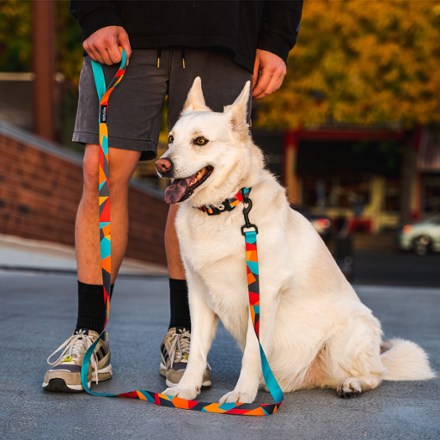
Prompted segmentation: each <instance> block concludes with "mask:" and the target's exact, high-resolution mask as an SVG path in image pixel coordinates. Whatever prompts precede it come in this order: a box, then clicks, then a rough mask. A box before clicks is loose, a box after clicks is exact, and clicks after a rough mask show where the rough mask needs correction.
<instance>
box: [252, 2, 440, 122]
mask: <svg viewBox="0 0 440 440" xmlns="http://www.w3.org/2000/svg"><path fill="white" fill-rule="evenodd" d="M439 61H440V3H438V2H436V1H425V0H397V1H391V0H387V1H383V0H381V1H376V0H368V1H367V0H356V1H350V0H340V1H335V0H313V1H308V2H305V4H304V13H303V20H302V23H301V30H300V34H299V38H298V43H297V47H295V49H294V50H293V51H292V54H291V57H290V58H289V66H288V75H287V77H286V80H285V84H284V85H283V87H282V89H281V90H280V91H279V92H278V93H276V94H274V95H272V96H271V97H269V98H266V99H265V101H263V102H262V103H261V104H260V105H259V107H258V110H257V125H259V126H266V127H280V128H281V127H283V128H286V127H289V128H295V127H298V126H303V127H308V126H316V125H329V124H330V125H331V124H356V125H384V126H388V127H396V128H411V127H413V126H414V125H417V124H423V125H426V124H438V123H439V122H440V98H439V97H440V75H439V74H438V66H439Z"/></svg>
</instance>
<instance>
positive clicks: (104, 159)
mask: <svg viewBox="0 0 440 440" xmlns="http://www.w3.org/2000/svg"><path fill="white" fill-rule="evenodd" d="M121 53H122V61H121V64H120V66H119V69H118V71H117V72H116V75H115V76H114V78H113V79H112V80H111V82H110V84H109V86H108V87H107V86H106V83H105V77H104V72H103V69H102V66H101V64H99V63H97V62H95V61H93V60H92V68H93V75H94V78H95V84H96V90H97V93H98V98H99V101H100V103H99V143H100V146H101V148H100V154H99V225H100V226H99V228H100V254H101V269H102V279H103V293H104V303H105V307H106V319H105V323H104V329H103V331H102V332H101V334H100V335H99V336H98V338H97V339H96V341H95V342H94V343H93V344H92V345H91V346H90V347H89V349H88V350H87V352H86V353H85V355H84V359H83V364H82V367H81V382H82V385H83V387H84V390H85V391H86V392H87V393H88V394H90V395H92V396H98V397H124V398H130V399H139V400H144V401H146V402H149V403H153V404H155V405H158V406H166V407H174V408H180V409H186V410H191V411H201V412H208V413H219V414H235V415H246V416H268V415H270V414H273V413H275V412H277V410H278V408H279V406H280V405H281V403H282V400H283V398H284V395H283V392H282V391H281V389H280V387H279V385H278V382H277V381H276V379H275V377H274V375H273V373H272V371H271V369H270V366H269V363H268V361H267V358H266V355H265V353H264V350H263V347H262V346H261V343H260V338H259V332H260V289H259V278H258V276H259V274H258V254H257V233H258V229H257V227H256V226H255V225H253V224H252V223H250V221H249V212H250V210H251V209H252V201H251V199H250V198H249V192H250V188H243V189H242V190H241V192H240V195H241V196H240V199H241V200H239V202H243V205H244V208H243V215H244V218H245V224H244V225H243V226H242V228H241V231H242V234H243V235H244V237H245V244H246V267H247V279H248V291H249V308H250V313H251V318H252V323H253V327H254V330H255V334H256V336H257V339H258V343H259V347H260V355H261V365H262V370H263V376H264V379H265V381H266V385H267V388H268V390H269V392H270V394H271V396H272V398H273V400H274V402H275V403H273V404H258V403H240V402H236V403H223V404H220V403H218V402H214V403H212V402H201V401H196V400H186V399H182V398H180V397H174V396H168V395H166V394H162V393H155V392H152V391H147V390H134V391H129V392H125V393H119V394H113V393H97V392H95V391H92V390H91V389H90V387H89V385H88V371H89V368H90V360H91V357H92V355H93V354H94V352H95V349H96V346H97V344H98V343H99V341H100V340H102V339H103V337H104V333H105V328H106V326H107V322H108V319H109V317H110V285H111V222H110V179H109V170H110V167H109V161H108V128H107V117H108V104H109V98H110V95H111V94H112V92H113V91H114V90H115V88H116V87H117V86H118V85H119V83H120V82H121V81H122V79H123V77H124V74H125V68H126V53H125V51H124V50H123V49H121ZM239 202H238V203H239ZM238 203H237V204H238ZM237 204H235V206H236V205H237ZM235 206H234V207H235Z"/></svg>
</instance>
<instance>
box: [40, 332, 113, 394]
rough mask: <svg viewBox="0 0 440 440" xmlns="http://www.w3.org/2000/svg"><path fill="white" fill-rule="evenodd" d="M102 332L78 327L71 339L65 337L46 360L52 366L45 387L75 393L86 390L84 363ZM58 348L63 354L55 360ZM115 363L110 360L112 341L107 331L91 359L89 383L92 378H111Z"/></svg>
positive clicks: (46, 377)
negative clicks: (87, 352) (83, 382)
mask: <svg viewBox="0 0 440 440" xmlns="http://www.w3.org/2000/svg"><path fill="white" fill-rule="evenodd" d="M98 336H99V334H98V333H96V332H95V331H93V330H87V329H81V330H77V331H76V332H75V334H73V335H72V336H71V337H70V338H69V339H67V340H66V341H64V342H63V343H62V344H61V345H60V346H59V347H58V348H57V349H56V350H55V351H54V352H53V353H52V354H51V355H50V356H49V357H48V358H47V363H48V364H49V365H51V366H52V368H51V369H50V370H48V371H47V372H46V374H45V376H44V380H43V389H44V390H46V391H57V392H67V393H74V392H80V391H84V388H83V386H82V384H81V365H82V362H83V358H84V355H85V353H86V351H87V350H88V348H89V347H90V346H91V345H92V344H93V343H94V342H95V341H96V339H97V338H98ZM58 352H61V354H60V355H59V356H58V358H57V359H56V360H54V361H52V360H51V359H52V358H53V357H54V355H56V354H57V353H58ZM111 377H112V366H111V364H110V345H109V342H108V334H107V332H105V334H104V338H103V339H102V340H101V341H99V343H98V345H97V346H96V349H95V353H94V354H93V356H92V357H91V359H90V368H89V376H88V379H89V383H88V385H89V387H90V385H91V382H92V380H93V381H94V382H96V383H98V381H100V380H101V381H104V380H108V379H111Z"/></svg>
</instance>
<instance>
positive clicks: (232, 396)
mask: <svg viewBox="0 0 440 440" xmlns="http://www.w3.org/2000/svg"><path fill="white" fill-rule="evenodd" d="M256 396H257V393H256V392H247V391H240V390H233V391H230V392H229V393H226V394H225V395H224V396H223V397H222V398H221V399H220V400H219V402H220V403H235V402H241V403H252V402H253V401H254V400H255V397H256Z"/></svg>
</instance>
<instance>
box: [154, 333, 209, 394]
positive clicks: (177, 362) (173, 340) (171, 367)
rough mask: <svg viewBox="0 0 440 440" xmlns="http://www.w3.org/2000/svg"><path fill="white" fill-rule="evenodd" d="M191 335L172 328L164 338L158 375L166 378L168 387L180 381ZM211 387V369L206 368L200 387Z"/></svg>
mask: <svg viewBox="0 0 440 440" xmlns="http://www.w3.org/2000/svg"><path fill="white" fill-rule="evenodd" d="M190 343H191V333H190V332H189V331H188V330H185V329H179V330H178V331H177V330H176V328H175V327H172V328H170V329H169V330H168V332H167V334H166V335H165V336H164V338H163V341H162V344H161V345H160V351H161V355H162V362H161V363H160V370H159V371H160V374H161V376H163V377H165V378H166V384H167V386H168V387H175V386H177V385H178V383H179V382H180V379H182V376H183V373H184V372H185V369H186V366H187V365H188V357H189V346H190ZM211 385H212V377H211V367H210V366H209V364H207V366H206V370H205V373H204V375H203V382H202V387H203V388H208V387H210V386H211Z"/></svg>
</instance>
